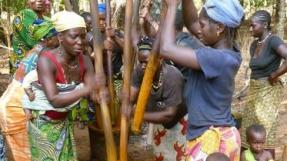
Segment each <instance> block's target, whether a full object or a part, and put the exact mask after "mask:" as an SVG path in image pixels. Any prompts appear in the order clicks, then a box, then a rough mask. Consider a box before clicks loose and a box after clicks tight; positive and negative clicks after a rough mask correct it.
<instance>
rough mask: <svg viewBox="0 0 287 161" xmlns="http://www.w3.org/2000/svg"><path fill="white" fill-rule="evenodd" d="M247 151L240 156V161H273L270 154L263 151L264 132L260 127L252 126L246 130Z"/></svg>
mask: <svg viewBox="0 0 287 161" xmlns="http://www.w3.org/2000/svg"><path fill="white" fill-rule="evenodd" d="M246 137H247V142H248V144H249V149H247V150H245V151H244V152H243V153H242V154H241V161H273V157H272V154H271V153H270V152H269V151H267V150H264V149H263V148H264V144H265V141H266V130H265V128H264V127H263V126H262V125H258V124H253V125H251V126H249V127H248V128H247V130H246Z"/></svg>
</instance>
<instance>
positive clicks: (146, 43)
mask: <svg viewBox="0 0 287 161" xmlns="http://www.w3.org/2000/svg"><path fill="white" fill-rule="evenodd" d="M137 46H138V50H139V51H142V50H151V49H152V40H151V38H149V37H148V36H141V37H140V40H139V42H138V43H137Z"/></svg>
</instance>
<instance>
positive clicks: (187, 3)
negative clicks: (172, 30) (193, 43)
mask: <svg viewBox="0 0 287 161" xmlns="http://www.w3.org/2000/svg"><path fill="white" fill-rule="evenodd" d="M182 9H183V20H184V24H185V26H186V28H187V29H188V31H189V32H190V33H192V34H193V35H195V36H197V34H198V30H199V23H198V14H197V9H196V7H195V5H194V2H193V0H182Z"/></svg>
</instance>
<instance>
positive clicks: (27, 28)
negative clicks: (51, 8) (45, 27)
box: [10, 0, 48, 74]
mask: <svg viewBox="0 0 287 161" xmlns="http://www.w3.org/2000/svg"><path fill="white" fill-rule="evenodd" d="M28 5H29V8H28V9H24V10H21V11H20V12H19V14H17V15H16V17H15V18H14V20H13V40H12V41H13V42H12V43H13V51H14V52H13V54H12V55H11V57H10V66H11V67H10V73H12V74H13V73H14V72H15V70H16V69H17V68H18V66H19V64H20V62H21V60H22V59H23V58H24V57H25V56H26V54H27V52H28V51H29V50H31V49H32V48H33V47H34V46H35V45H36V44H37V43H38V41H36V40H35V38H34V37H33V34H32V32H33V28H32V26H33V23H34V21H35V20H36V19H42V20H44V19H45V20H47V19H48V18H47V17H45V16H44V12H45V10H46V8H45V5H44V0H28Z"/></svg>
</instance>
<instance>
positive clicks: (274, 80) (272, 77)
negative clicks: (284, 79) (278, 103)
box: [268, 73, 279, 86]
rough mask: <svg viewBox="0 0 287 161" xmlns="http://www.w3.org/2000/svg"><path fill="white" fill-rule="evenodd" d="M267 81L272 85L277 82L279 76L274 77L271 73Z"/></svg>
mask: <svg viewBox="0 0 287 161" xmlns="http://www.w3.org/2000/svg"><path fill="white" fill-rule="evenodd" d="M268 81H269V83H270V84H271V85H272V86H274V85H275V84H276V83H277V82H279V77H275V76H274V74H273V73H272V74H271V75H270V76H269V78H268Z"/></svg>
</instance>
